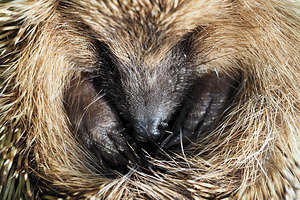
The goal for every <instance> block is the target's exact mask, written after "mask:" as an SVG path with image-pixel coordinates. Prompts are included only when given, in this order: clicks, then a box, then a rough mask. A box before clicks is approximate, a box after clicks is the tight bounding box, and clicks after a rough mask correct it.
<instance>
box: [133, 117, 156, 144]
mask: <svg viewBox="0 0 300 200" xmlns="http://www.w3.org/2000/svg"><path fill="white" fill-rule="evenodd" d="M161 126H162V123H161V120H160V119H158V118H153V119H146V120H145V119H144V120H140V121H138V122H137V123H136V125H135V132H134V136H135V138H136V139H137V140H138V141H140V142H149V141H157V140H158V139H159V138H160V136H161V131H160V130H159V128H160V127H161Z"/></svg>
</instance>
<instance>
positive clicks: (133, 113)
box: [68, 41, 233, 166]
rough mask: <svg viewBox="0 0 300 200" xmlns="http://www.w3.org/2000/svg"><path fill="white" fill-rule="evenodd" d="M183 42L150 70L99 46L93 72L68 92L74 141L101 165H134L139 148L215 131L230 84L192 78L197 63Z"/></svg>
mask: <svg viewBox="0 0 300 200" xmlns="http://www.w3.org/2000/svg"><path fill="white" fill-rule="evenodd" d="M184 42H185V41H183V42H182V41H181V42H180V43H179V44H178V45H176V46H174V47H173V48H172V49H171V50H170V51H169V52H167V53H166V54H165V56H164V57H163V59H161V60H160V61H159V62H157V65H156V66H149V64H148V65H147V63H145V62H144V61H143V60H140V61H139V62H136V60H137V59H136V58H131V57H130V58H131V59H128V60H126V61H124V60H123V61H122V60H121V59H119V58H118V56H117V55H116V54H114V53H113V52H112V51H111V50H110V49H109V46H108V45H105V44H103V43H100V44H99V46H98V52H100V53H99V62H98V66H97V68H96V71H94V72H93V73H86V74H85V75H84V76H86V80H84V81H83V82H82V83H80V84H79V86H77V87H75V89H71V90H70V91H69V92H70V94H69V97H68V99H69V100H68V102H71V103H69V104H70V105H71V106H70V107H69V115H70V119H71V122H72V123H73V125H74V126H75V127H77V128H76V130H77V135H78V136H79V138H80V140H81V141H82V142H83V143H84V144H85V145H86V146H87V147H89V148H90V149H91V150H92V151H93V152H97V154H98V156H99V157H101V158H102V160H104V161H108V162H109V163H110V164H113V165H114V166H118V165H125V164H127V163H128V162H132V163H138V162H139V160H140V159H141V158H140V157H141V155H139V153H137V152H141V151H140V150H141V148H143V147H142V146H144V145H146V146H147V145H150V146H153V143H154V144H155V146H156V147H157V149H164V150H168V149H170V148H171V149H176V148H179V145H180V144H181V145H182V144H186V143H189V141H191V140H195V139H197V138H198V136H199V135H200V134H202V133H204V132H206V131H208V130H211V129H212V128H214V127H215V126H216V125H217V122H218V121H219V119H220V117H221V115H222V113H223V111H224V109H225V108H226V106H227V103H228V99H229V97H230V92H231V91H232V83H233V81H232V80H231V79H230V78H229V77H227V76H225V75H222V74H220V75H219V74H216V73H215V72H207V73H199V72H197V71H196V70H195V69H197V68H196V67H195V63H197V62H195V61H194V60H195V59H197V58H193V57H192V55H190V54H188V53H189V52H187V51H184V49H183V48H182V46H183V44H184ZM103 52H104V53H103ZM129 61H130V62H129ZM74 99H76V100H74ZM150 143H152V145H151V144H150ZM144 149H146V148H144ZM154 152H156V151H154ZM112 158H113V159H112Z"/></svg>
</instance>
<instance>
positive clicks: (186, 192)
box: [0, 0, 300, 200]
mask: <svg viewBox="0 0 300 200" xmlns="http://www.w3.org/2000/svg"><path fill="white" fill-rule="evenodd" d="M121 2H123V1H108V0H107V1H106V0H105V1H96V0H86V1H65V0H47V1H46V0H37V1H15V2H14V1H12V2H10V3H1V4H0V179H1V180H0V183H1V184H0V198H1V199H3V200H5V199H32V198H45V199H54V198H57V197H61V198H63V199H65V198H75V199H76V198H87V199H226V198H227V199H228V198H229V199H231V198H233V199H299V198H300V161H299V158H300V130H299V129H300V115H299V113H300V106H299V99H300V68H299V63H300V55H299V46H300V14H299V5H298V4H297V3H295V2H292V1H291V2H289V1H286V0H269V1H265V0H257V1H247V0H236V1H230V0H228V1H227V0H224V1H218V0H214V1H211V0H199V1H189V0H186V1H185V0H177V1H169V0H167V1H149V0H143V1H134V0H132V1H129V0H128V1H124V4H122V3H121ZM149 18H151V19H153V20H155V22H153V24H154V25H155V26H156V27H158V28H157V29H155V31H153V29H151V28H149V27H150V26H151V25H153V24H150V25H149ZM130 23H136V24H138V25H137V26H135V25H132V26H131V25H130ZM154 25H153V26H154ZM128 27H130V30H129V29H128ZM199 27H200V28H199ZM197 28H198V29H197ZM195 29H197V30H196V31H195ZM151 31H152V32H151ZM111 32H113V34H111ZM190 32H196V35H197V34H198V35H197V42H198V43H197V44H199V45H198V46H197V51H195V54H201V56H202V57H203V59H204V60H202V62H201V63H200V64H199V65H198V66H197V67H199V71H201V70H202V71H205V70H212V71H215V72H216V73H218V72H223V73H226V74H228V75H230V76H232V77H236V75H239V81H240V85H239V88H238V92H237V94H236V98H237V99H236V101H235V102H234V104H232V105H231V106H230V108H229V109H228V110H227V111H226V116H225V117H224V119H223V121H222V123H221V124H219V126H218V127H217V128H216V129H215V130H214V131H212V132H210V133H208V134H204V135H201V137H200V138H199V140H198V141H197V142H195V143H194V144H192V145H191V146H189V147H188V148H182V150H181V151H180V152H177V153H176V154H175V153H174V154H168V153H165V154H166V155H165V157H164V158H168V159H160V158H149V160H151V162H152V163H153V165H155V166H156V167H157V168H159V170H153V171H151V169H147V170H148V172H149V173H146V172H145V171H143V170H142V171H141V170H138V169H137V167H134V166H130V170H129V172H127V173H126V174H121V173H120V172H118V171H114V170H111V169H106V168H104V167H103V166H102V165H101V163H99V162H98V161H97V159H96V158H95V156H94V155H93V154H92V153H91V152H90V151H89V150H87V149H86V148H84V147H83V146H82V145H81V144H80V143H79V142H78V141H77V140H76V139H75V138H74V135H73V134H72V132H71V128H70V127H71V125H70V122H69V119H68V116H67V115H66V112H65V107H64V103H65V102H64V100H63V95H64V92H65V91H66V90H67V89H68V88H69V87H70V84H71V82H72V80H75V79H80V74H81V72H83V71H85V70H92V68H93V66H94V64H95V63H96V62H97V58H96V57H97V56H95V54H94V51H95V49H96V48H97V47H96V46H95V43H94V40H95V39H96V40H99V41H103V42H106V43H107V44H109V45H110V47H111V51H112V52H113V53H115V54H116V55H118V56H119V58H120V60H123V61H127V60H128V59H131V57H129V56H128V55H125V54H123V53H122V52H123V51H125V50H126V51H128V49H129V50H132V52H133V54H134V53H135V52H139V53H140V54H137V55H135V56H136V57H141V56H144V55H146V57H145V58H144V60H145V63H152V64H153V63H158V62H159V61H160V60H161V58H162V56H163V55H165V53H166V52H168V51H169V50H170V48H171V47H173V46H174V45H175V44H176V43H178V41H180V40H181V39H182V37H183V36H184V35H186V34H187V33H190ZM148 34H152V35H151V38H150V37H149V35H148ZM112 35H113V37H112ZM106 36H107V37H106ZM116 38H117V39H116ZM149 38H150V39H149ZM115 40H118V42H119V43H116V42H115ZM122 41H123V42H124V44H125V43H126V41H132V43H131V45H129V46H126V45H124V46H122V45H119V44H120V43H122ZM144 41H146V42H144ZM147 42H148V43H147ZM126 44H127V43H126ZM141 44H143V45H144V46H141ZM147 45H148V46H147ZM145 46H146V47H147V48H146V50H147V51H146V50H145V51H139V50H140V49H143V48H145ZM157 46H159V47H160V48H159V49H157ZM197 64H198V63H197ZM149 65H150V64H149ZM111 177H115V178H111ZM175 197H176V198H175Z"/></svg>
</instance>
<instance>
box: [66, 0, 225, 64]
mask: <svg viewBox="0 0 300 200" xmlns="http://www.w3.org/2000/svg"><path fill="white" fill-rule="evenodd" d="M61 2H62V1H61ZM66 2H67V1H66ZM68 2H70V1H68ZM216 2H217V1H211V0H199V1H197V0H193V1H191V0H123V1H122V0H102V1H101V0H87V1H78V2H76V3H74V2H73V3H67V4H69V5H68V7H67V9H65V10H64V12H67V13H68V14H72V15H73V16H77V17H79V18H80V19H79V21H83V22H84V23H85V24H86V25H87V26H88V27H89V29H91V30H92V32H93V37H95V38H96V39H97V40H99V41H102V42H104V43H105V44H107V45H108V46H109V47H110V49H111V51H112V52H113V53H114V54H115V55H117V56H118V57H120V58H123V59H126V58H128V57H131V58H136V59H140V58H143V59H144V60H147V59H148V60H151V61H155V60H156V61H157V62H158V61H159V60H161V58H163V57H164V55H166V53H167V52H169V51H170V50H171V49H172V48H173V47H174V46H175V45H176V44H177V43H178V42H179V41H180V40H182V38H183V36H184V35H186V34H188V33H189V32H192V31H193V30H194V29H195V28H196V27H199V26H200V25H201V24H203V22H205V21H206V20H207V19H209V20H211V19H212V18H213V17H212V16H211V13H215V12H214V11H213V9H212V8H215V7H216V6H215V5H212V4H217V3H216ZM217 13H218V15H219V14H220V12H217Z"/></svg>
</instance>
